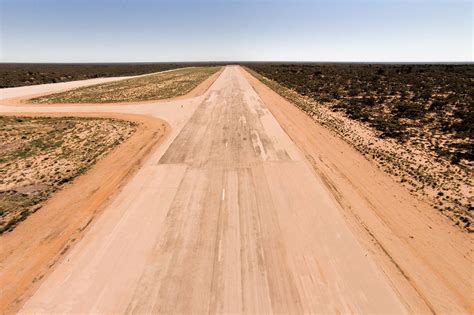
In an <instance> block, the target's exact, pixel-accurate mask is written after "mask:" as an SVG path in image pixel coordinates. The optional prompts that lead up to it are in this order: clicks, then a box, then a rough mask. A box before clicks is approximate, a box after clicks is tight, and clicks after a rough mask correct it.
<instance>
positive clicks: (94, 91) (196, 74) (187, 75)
mask: <svg viewBox="0 0 474 315" xmlns="http://www.w3.org/2000/svg"><path fill="white" fill-rule="evenodd" d="M219 69H220V67H192V68H183V69H178V70H173V71H165V72H161V73H157V74H151V75H146V76H141V77H137V78H131V79H126V80H119V81H114V82H109V83H103V84H98V85H93V86H86V87H80V88H77V89H74V90H70V91H65V92H61V93H56V94H50V95H45V96H41V97H37V98H34V99H32V100H31V101H32V102H34V103H117V102H137V101H150V100H158V99H167V98H172V97H177V96H182V95H185V94H186V93H188V92H190V91H191V90H193V89H194V88H196V87H197V86H198V85H199V84H200V83H202V82H203V81H204V80H206V79H207V78H208V77H210V76H211V75H212V74H214V73H216V72H217V71H218V70H219Z"/></svg>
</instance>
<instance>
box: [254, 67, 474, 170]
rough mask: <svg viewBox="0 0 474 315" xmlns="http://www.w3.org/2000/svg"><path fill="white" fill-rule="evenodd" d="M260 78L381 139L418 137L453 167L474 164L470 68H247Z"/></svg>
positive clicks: (473, 86)
mask: <svg viewBox="0 0 474 315" xmlns="http://www.w3.org/2000/svg"><path fill="white" fill-rule="evenodd" d="M249 66H250V68H251V69H253V70H255V71H257V72H258V73H260V74H262V75H263V76H265V77H267V78H269V79H271V80H274V81H277V82H278V83H280V84H282V85H284V86H286V87H288V88H290V89H292V90H295V91H296V92H298V93H299V94H300V95H303V96H308V97H310V98H312V99H314V100H316V101H318V102H320V103H321V104H323V105H327V106H328V107H329V108H330V109H331V110H333V111H342V112H344V113H345V114H346V115H347V116H348V117H350V118H352V119H355V120H358V121H362V122H365V123H367V124H369V125H370V126H372V127H373V128H375V129H376V130H378V131H379V132H380V136H381V137H390V138H395V139H397V140H399V141H401V142H403V141H406V140H409V139H411V138H418V137H420V136H421V137H422V138H424V139H427V140H429V141H428V143H427V145H428V146H429V147H430V149H431V150H432V151H434V152H435V153H436V154H437V155H439V156H441V157H445V158H448V159H450V160H451V161H452V163H458V162H459V161H460V160H461V159H466V160H468V161H470V162H473V161H474V144H473V142H472V140H473V139H474V103H473V99H472V98H473V96H474V84H473V83H474V82H473V78H474V65H418V64H407V65H379V64H376V65H374V64H372V65H369V64H317V65H314V64H312V65H305V64H293V65H289V64H264V63H260V64H251V65H249Z"/></svg>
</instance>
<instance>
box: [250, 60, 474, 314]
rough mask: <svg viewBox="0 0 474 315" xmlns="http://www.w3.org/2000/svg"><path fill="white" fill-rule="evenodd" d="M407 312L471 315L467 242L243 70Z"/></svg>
mask: <svg viewBox="0 0 474 315" xmlns="http://www.w3.org/2000/svg"><path fill="white" fill-rule="evenodd" d="M242 71H243V73H244V75H245V76H246V78H247V79H248V80H249V82H250V83H251V85H252V87H253V88H254V89H255V90H256V92H257V93H258V94H259V96H260V97H261V99H262V100H263V102H264V103H265V104H266V105H267V107H268V108H269V110H270V111H271V112H272V114H273V115H274V116H275V118H276V119H277V120H278V122H279V123H280V124H281V126H282V127H283V129H284V130H285V131H286V132H287V134H288V135H289V136H290V138H291V139H292V140H293V141H294V142H295V143H296V145H297V146H298V147H299V148H300V149H301V150H302V151H303V153H304V154H305V155H306V157H307V159H308V160H309V161H310V163H311V164H312V166H313V169H314V170H315V172H316V173H317V174H318V175H319V177H321V178H322V179H323V180H324V182H325V183H326V185H327V187H328V189H330V190H331V191H332V192H333V195H334V196H335V198H336V199H337V201H338V202H339V203H340V205H341V206H342V208H343V209H344V216H345V217H346V219H347V221H348V223H349V224H350V225H351V227H352V228H353V229H354V231H355V232H356V233H357V234H358V235H359V237H360V240H361V242H362V243H364V245H365V246H366V247H367V248H369V250H371V251H372V252H373V253H374V256H375V257H376V258H377V260H378V263H379V264H380V266H381V267H382V269H383V270H384V272H385V273H386V274H387V275H388V276H389V278H390V279H391V281H392V282H393V286H394V288H395V289H397V290H398V292H399V294H400V296H401V297H402V298H403V299H404V300H405V301H406V303H407V306H408V307H409V308H410V309H411V310H412V311H413V312H436V313H456V312H457V313H470V312H471V313H472V312H473V311H474V305H473V303H472V277H471V275H472V268H473V256H472V255H473V250H472V249H473V246H472V245H473V239H472V236H471V235H469V234H467V233H463V232H462V231H460V230H459V229H458V228H456V227H455V226H453V223H452V222H451V221H449V219H448V218H446V217H445V216H443V215H441V214H440V213H439V212H438V211H437V210H436V209H434V208H433V207H431V206H430V205H428V204H427V203H426V202H424V201H423V200H420V199H417V198H415V197H414V196H413V195H411V194H410V192H409V191H408V190H407V189H406V188H405V187H403V186H402V185H401V184H400V183H399V182H396V181H394V180H393V179H392V178H391V177H390V176H389V175H387V174H386V173H384V172H383V171H382V170H380V169H379V168H377V166H376V165H375V164H374V163H372V162H371V161H370V160H368V159H367V158H366V157H364V156H363V155H362V154H361V153H360V152H358V151H357V150H356V149H354V148H353V147H351V146H350V145H349V144H348V143H346V142H345V141H344V140H342V139H341V138H339V137H338V136H337V135H336V134H335V133H333V132H331V131H330V130H329V129H327V128H325V127H323V126H321V125H319V124H317V123H316V122H315V121H314V120H313V119H312V118H310V117H309V116H307V115H306V114H305V113H304V112H302V111H301V110H299V109H298V108H297V107H296V106H294V105H293V104H291V103H290V102H288V101H287V100H286V99H284V98H283V97H281V96H280V95H278V94H277V93H275V92H274V91H272V90H271V89H270V88H269V87H267V86H266V85H264V84H263V83H261V82H260V81H258V80H257V79H256V78H255V77H253V76H251V75H250V74H249V73H248V72H246V71H245V70H243V69H242Z"/></svg>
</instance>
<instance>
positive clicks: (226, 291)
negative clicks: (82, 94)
mask: <svg viewBox="0 0 474 315" xmlns="http://www.w3.org/2000/svg"><path fill="white" fill-rule="evenodd" d="M249 82H251V83H252V85H253V87H254V88H255V89H256V90H257V91H258V94H257V93H256V92H255V91H254V90H253V89H252V86H251V85H250V84H249ZM265 89H266V90H265ZM0 103H1V102H0ZM1 110H4V111H6V110H8V111H12V112H21V111H27V110H28V111H45V112H46V111H48V112H68V111H81V112H84V111H101V112H107V111H108V112H111V111H113V112H121V113H137V114H141V115H149V116H152V117H159V118H161V119H164V120H166V121H167V122H168V123H169V124H170V126H171V127H172V129H171V132H170V134H169V136H168V137H167V138H166V139H165V140H164V141H163V143H162V145H161V146H159V147H158V148H157V149H156V150H152V152H151V154H150V156H149V158H148V159H146V161H144V162H143V164H142V166H141V167H140V169H139V170H138V171H137V172H136V174H135V175H133V176H132V177H131V178H130V180H129V181H128V182H127V183H126V184H125V185H124V186H123V188H122V189H121V190H120V191H118V192H117V194H116V195H115V197H114V198H112V199H110V201H109V203H107V206H106V207H105V209H104V210H103V211H102V212H101V213H102V214H101V215H100V216H97V217H96V219H94V220H93V221H92V222H91V223H90V224H89V223H88V222H84V224H85V226H87V233H85V234H83V237H82V238H81V240H80V241H76V242H75V246H70V249H69V250H68V251H67V252H65V253H64V254H63V255H62V256H61V257H62V258H61V259H60V260H59V262H58V263H57V264H56V265H55V268H54V270H53V271H52V272H51V273H50V274H49V275H48V276H47V277H45V278H44V279H43V280H42V281H39V280H38V281H37V282H36V284H37V286H36V287H35V289H36V288H37V289H36V290H35V291H34V294H33V295H32V296H31V297H30V298H29V299H27V300H26V301H25V300H23V301H20V302H19V303H17V304H16V305H10V306H11V309H15V307H17V306H21V312H23V313H33V312H42V313H72V312H75V313H125V312H128V313H131V312H134V313H171V312H173V313H177V312H181V313H189V312H191V311H193V312H196V313H209V312H211V313H216V312H219V313H231V312H232V313H236V312H245V313H272V312H275V313H276V312H278V313H303V312H306V313H397V314H400V313H415V312H416V313H428V312H432V311H439V312H451V313H454V312H465V313H467V312H469V311H472V304H470V299H468V298H469V294H471V292H472V288H471V287H470V286H469V277H468V275H469V274H470V270H471V269H470V268H472V259H471V256H470V253H469V252H468V251H469V250H468V249H466V252H459V251H458V250H457V249H456V248H472V247H471V245H472V242H470V240H469V239H466V236H465V235H463V234H462V233H460V232H459V231H458V232H455V231H452V230H450V228H451V226H449V225H448V224H446V218H444V217H440V216H438V217H437V216H433V217H432V219H431V221H423V219H420V218H422V217H421V216H416V215H415V214H414V213H411V212H410V211H404V209H405V207H406V208H408V209H415V210H416V211H422V210H424V208H423V207H426V205H423V204H420V203H415V204H413V202H414V201H413V198H412V197H411V195H410V194H409V193H407V194H404V190H403V188H402V187H400V186H399V184H398V183H394V182H393V181H392V180H391V179H390V178H388V177H383V173H381V172H380V171H378V170H377V169H376V168H374V167H373V165H372V164H370V163H369V162H368V161H367V160H366V159H365V158H364V157H363V156H362V155H360V154H359V153H357V152H356V151H355V150H353V149H352V148H351V147H349V146H348V145H347V144H344V142H342V140H340V139H339V141H340V142H337V141H338V138H337V137H335V136H334V135H332V134H331V133H330V132H328V131H327V130H325V129H324V128H321V127H319V126H317V125H315V124H314V122H313V121H312V120H311V119H309V118H308V117H307V116H305V115H304V114H303V113H301V112H300V111H299V110H297V109H296V108H295V107H294V106H292V105H291V104H289V103H287V102H286V103H285V101H284V100H283V99H282V98H281V97H279V96H278V95H276V94H275V93H274V92H272V91H271V90H269V89H268V88H266V87H265V86H264V85H263V84H259V82H258V81H257V80H255V79H254V78H252V77H250V76H249V75H247V74H245V73H242V72H241V71H240V70H239V68H238V67H226V68H225V70H224V71H223V72H222V74H220V76H219V78H218V79H217V80H216V81H215V82H214V84H212V86H211V87H210V88H209V89H208V90H207V91H206V92H205V93H204V94H203V95H201V96H198V97H195V98H192V99H183V100H172V101H168V102H162V103H160V104H159V106H157V104H155V103H147V104H133V105H129V106H126V105H125V106H124V105H111V106H109V105H107V106H102V105H101V106H96V105H95V106H93V105H81V106H66V105H64V106H23V107H21V106H19V105H18V106H1V105H0V111H1ZM314 126H316V127H314ZM282 127H283V128H284V129H282ZM314 128H316V129H314ZM318 128H319V129H318ZM315 135H316V136H315ZM127 143H128V142H127ZM110 165H113V164H110ZM315 165H316V166H317V167H314V166H315ZM355 166H356V167H355ZM315 170H316V171H315ZM354 183H356V184H357V185H355V184H354ZM397 185H398V186H397ZM72 187H74V186H72ZM389 191H390V192H391V193H387V192H389ZM393 195H394V196H393ZM386 198H387V200H386ZM62 200H63V202H64V203H65V205H66V204H71V203H70V201H68V200H65V199H62ZM400 209H401V210H400ZM405 212H407V213H405ZM410 213H411V215H410ZM427 224H429V226H428V225H427ZM19 228H21V226H20V227H19ZM18 230H19V229H18ZM16 231H17V230H15V231H14V232H13V233H12V235H13V234H14V233H15V232H16ZM59 235H61V233H60V234H59ZM53 238H54V236H53ZM56 238H57V236H56ZM38 242H39V243H40V244H41V241H38ZM455 242H461V244H465V245H466V246H467V247H459V245H457V246H456V247H454V246H453V244H454V243H455ZM405 243H406V244H405ZM66 246H67V244H66ZM418 251H419V252H418ZM7 253H8V254H9V255H11V256H12V257H17V261H18V262H21V261H22V257H23V256H22V253H19V254H17V251H16V250H13V249H10V250H9V251H8V252H7ZM56 253H57V252H56ZM26 254H27V253H23V255H26ZM448 255H450V256H448ZM0 257H1V256H0ZM0 261H1V260H0ZM26 265H28V264H26ZM0 266H1V267H0V280H1V281H2V283H10V282H4V281H3V279H2V275H3V276H5V275H8V276H9V277H10V274H12V275H13V276H11V278H9V279H12V280H13V279H15V277H16V278H19V277H20V276H21V275H22V274H26V272H25V271H24V270H22V268H15V266H14V265H11V264H10V263H3V262H2V264H1V265H0ZM6 267H8V268H10V269H9V270H8V271H9V272H8V273H6V272H4V271H5V270H6ZM453 267H456V269H455V268H453ZM32 270H35V269H34V266H33V269H32ZM15 273H16V274H15ZM40 275H41V274H38V276H40ZM422 279H427V280H426V281H427V282H426V283H425V282H424V281H422ZM24 284H25V288H26V287H28V285H29V282H28V283H27V282H25V283H24ZM8 288H9V291H7V292H10V297H14V296H15V294H16V293H15V292H17V291H16V290H15V289H12V290H10V287H9V286H8ZM29 292H32V291H29ZM2 294H3V293H2ZM2 299H3V298H2ZM3 305H6V304H3ZM0 308H1V307H0Z"/></svg>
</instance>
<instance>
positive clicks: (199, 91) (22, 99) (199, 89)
mask: <svg viewBox="0 0 474 315" xmlns="http://www.w3.org/2000/svg"><path fill="white" fill-rule="evenodd" d="M222 71H224V67H221V68H220V69H219V70H218V71H217V72H215V73H213V74H212V75H210V76H209V77H207V78H206V79H205V80H204V81H202V82H201V83H199V84H198V85H197V86H196V87H194V88H193V89H192V90H191V91H189V92H187V93H185V94H184V95H180V96H175V97H170V98H166V99H157V100H145V101H133V102H132V101H127V102H108V103H103V104H104V105H108V106H109V105H110V106H115V105H139V104H157V103H165V102H170V101H177V100H184V99H189V98H193V97H198V96H201V95H203V94H204V93H205V92H206V91H207V90H208V89H209V87H210V86H211V85H212V84H213V83H214V81H216V80H217V78H218V77H219V76H220V75H221V73H222ZM120 81H123V80H119V81H114V82H120ZM86 87H87V86H86ZM69 90H71V89H65V90H59V91H56V92H55V94H56V93H63V92H66V91H69ZM49 94H51V92H41V93H32V94H28V95H22V96H18V97H12V98H8V99H5V100H2V101H1V102H2V105H10V106H25V105H31V106H64V105H68V106H98V105H100V103H99V104H98V103H85V102H82V103H55V104H48V103H41V104H39V103H32V102H31V101H30V100H31V99H33V98H39V97H43V96H46V95H49Z"/></svg>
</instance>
